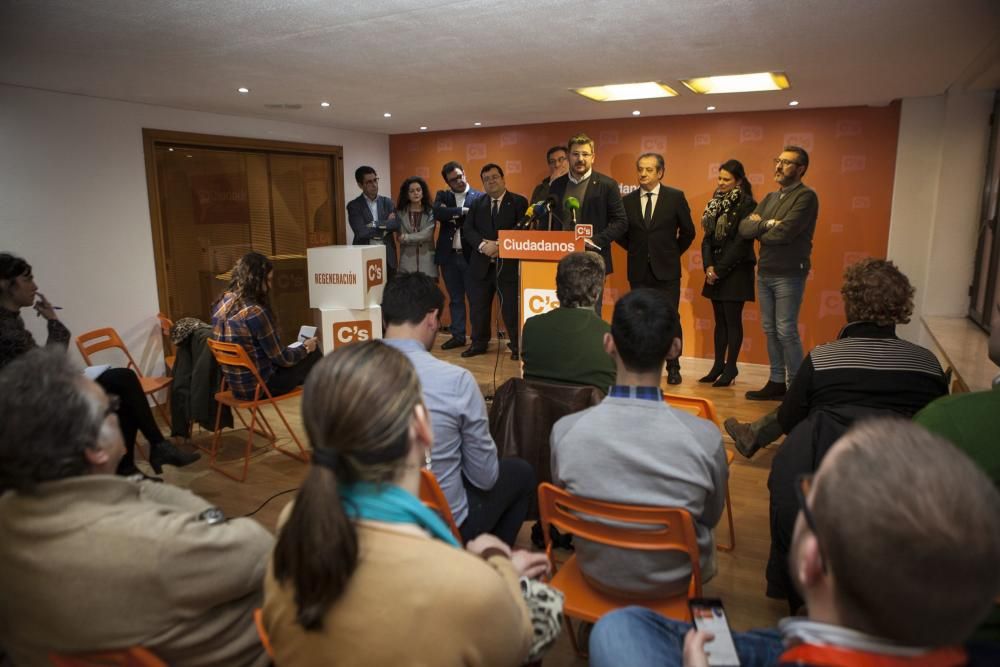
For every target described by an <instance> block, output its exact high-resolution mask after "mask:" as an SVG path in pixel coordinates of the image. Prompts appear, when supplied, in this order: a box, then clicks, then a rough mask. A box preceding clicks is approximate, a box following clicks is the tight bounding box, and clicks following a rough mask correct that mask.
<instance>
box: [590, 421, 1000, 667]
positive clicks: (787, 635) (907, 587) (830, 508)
mask: <svg viewBox="0 0 1000 667" xmlns="http://www.w3.org/2000/svg"><path fill="white" fill-rule="evenodd" d="M915 484H917V485H918V486H919V489H915ZM799 497H800V502H801V510H800V512H799V516H798V518H797V519H796V522H795V539H794V548H793V550H792V553H791V558H790V559H789V563H788V567H789V570H790V572H791V574H792V576H793V577H794V578H795V581H796V585H797V586H798V588H799V589H800V590H801V591H802V594H803V596H804V597H805V601H806V605H807V608H808V617H797V618H786V619H784V620H783V621H781V623H780V624H779V627H778V629H777V630H772V631H766V630H765V631H754V632H748V633H734V642H735V644H736V650H737V653H738V654H739V658H740V664H741V666H742V667H758V666H763V665H816V666H819V665H822V666H824V667H840V666H844V667H846V666H848V665H885V666H889V665H891V666H893V667H906V666H911V667H918V666H922V667H931V666H945V665H948V666H952V665H955V666H957V665H965V664H967V662H966V658H967V656H966V654H965V651H963V649H962V648H961V644H962V643H963V642H964V641H965V640H966V639H967V638H968V637H969V636H970V634H971V633H972V631H973V630H974V629H975V627H976V623H977V622H978V621H979V620H980V619H981V618H982V617H983V615H984V614H985V613H986V611H987V610H988V609H989V608H990V605H991V601H992V599H993V598H994V597H995V596H996V594H997V592H998V591H1000V568H997V561H998V559H1000V494H998V493H997V490H996V488H994V486H993V484H991V482H990V480H989V479H988V478H987V477H986V476H985V475H984V474H983V473H982V471H981V470H979V469H978V468H977V467H976V465H975V464H974V463H973V462H972V461H970V460H969V459H968V458H967V457H965V456H963V455H962V454H961V452H959V451H958V450H957V449H955V447H954V446H952V445H951V444H950V443H948V442H946V441H945V440H943V439H941V438H939V437H937V436H935V435H932V434H930V433H928V432H927V431H926V430H924V429H923V428H921V427H920V426H917V425H915V424H913V423H911V422H906V421H904V420H901V419H879V420H869V421H865V422H862V423H860V424H858V425H856V426H855V427H853V428H852V429H851V430H850V431H849V432H848V433H847V434H846V435H845V436H843V437H842V438H841V439H840V440H839V441H838V442H837V444H836V445H835V446H834V447H833V448H832V449H831V451H830V453H829V454H828V455H827V457H826V458H825V459H823V463H822V464H821V465H820V467H819V470H818V472H817V473H816V475H815V477H814V476H812V475H808V476H804V477H803V478H802V479H801V480H800V485H799ZM709 639H710V635H708V634H707V633H705V632H695V631H693V630H691V626H690V625H688V624H686V623H681V622H679V621H674V620H671V619H667V618H664V617H662V616H659V615H658V614H656V613H654V612H651V611H649V610H647V609H640V608H638V607H628V608H626V609H620V610H618V611H615V612H612V613H610V614H608V615H607V616H604V617H603V618H602V619H601V620H600V621H599V622H598V623H597V625H596V626H595V628H594V631H593V633H592V634H591V637H590V664H591V666H592V667H606V666H608V665H614V666H615V667H630V666H633V665H643V666H646V665H679V664H681V663H682V654H683V664H684V665H687V666H689V667H695V666H704V665H707V664H708V661H707V658H706V648H707V649H708V652H709V653H710V652H711V646H706V642H707V641H709ZM967 648H968V664H983V665H987V664H989V665H996V664H998V663H997V662H995V660H996V657H997V654H996V653H991V654H990V655H989V657H987V656H986V653H987V651H989V650H990V649H989V647H986V646H982V645H972V644H968V645H967Z"/></svg>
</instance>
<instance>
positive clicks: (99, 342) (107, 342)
mask: <svg viewBox="0 0 1000 667" xmlns="http://www.w3.org/2000/svg"><path fill="white" fill-rule="evenodd" d="M76 347H77V349H79V350H80V355H81V356H82V357H83V360H84V361H86V362H87V363H88V364H90V365H93V363H94V362H92V361H91V360H90V355H92V354H96V353H97V352H100V351H102V350H110V349H112V348H117V349H119V350H121V351H122V353H123V354H124V355H125V358H126V359H128V364H127V365H126V368H131V369H132V370H133V371H135V374H136V376H138V378H139V384H140V385H141V386H142V391H143V393H144V394H146V395H147V396H149V397H151V398H152V399H153V403H154V404H155V405H156V408H157V409H158V410H159V411H160V414H161V415H163V420H164V421H165V422H166V423H167V424H169V423H170V415H169V414H167V410H166V408H165V407H164V406H163V404H162V403H160V402H159V401H158V400H156V394H157V392H159V391H161V390H163V389H166V388H167V387H169V386H170V383H172V382H173V381H174V379H173V378H171V377H167V376H165V375H163V376H146V375H143V374H142V371H141V370H139V366H138V365H137V364H136V363H135V359H133V358H132V355H131V354H129V352H128V348H127V347H125V343H124V342H123V341H122V339H121V337H120V336H119V335H118V332H117V331H115V330H114V329H113V328H111V327H105V328H103V329H94V330H93V331H88V332H87V333H82V334H80V335H79V336H77V337H76Z"/></svg>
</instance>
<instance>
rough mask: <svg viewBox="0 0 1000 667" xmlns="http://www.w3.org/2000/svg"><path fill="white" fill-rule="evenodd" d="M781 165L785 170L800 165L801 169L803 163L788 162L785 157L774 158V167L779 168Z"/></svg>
mask: <svg viewBox="0 0 1000 667" xmlns="http://www.w3.org/2000/svg"><path fill="white" fill-rule="evenodd" d="M779 164H780V165H781V166H782V167H783V168H784V167H787V166H788V165H790V164H794V165H798V166H799V167H801V166H802V163H801V162H796V161H795V160H786V159H785V158H783V157H776V158H774V166H775V167H777V166H778V165H779Z"/></svg>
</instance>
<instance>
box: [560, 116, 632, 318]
mask: <svg viewBox="0 0 1000 667" xmlns="http://www.w3.org/2000/svg"><path fill="white" fill-rule="evenodd" d="M568 148H569V173H568V174H565V175H563V176H560V177H559V178H556V179H554V180H553V181H552V182H551V183H550V184H549V195H551V196H554V197H555V198H556V200H557V204H556V206H555V215H554V217H555V218H556V219H557V220H558V221H559V223H560V225H561V227H562V229H564V230H568V231H572V230H573V214H572V213H571V212H570V211H568V210H566V208H565V201H566V200H567V199H568V198H569V197H575V198H576V199H577V200H578V201H579V202H580V204H581V206H580V210H579V211H577V212H576V222H577V223H583V224H588V225H592V226H593V229H594V236H593V238H591V241H592V242H593V243H594V245H596V246H598V247H599V248H600V250H595V251H596V252H599V253H600V255H601V257H603V258H604V270H605V271H606V272H607V273H611V272H612V271H613V270H614V267H613V266H612V264H611V243H612V242H613V241H616V240H617V239H618V238H620V237H621V236H622V234H624V233H625V232H626V231H627V230H628V219H627V218H626V217H625V207H624V206H622V195H621V191H620V190H619V189H618V183H617V182H616V181H615V179H613V178H611V177H610V176H605V175H604V174H600V173H598V172H596V171H594V170H593V167H594V159H595V149H594V140H593V139H591V138H590V137H588V136H587V135H586V134H578V135H576V136H575V137H573V138H572V139H570V140H569V144H568ZM553 224H554V223H553ZM588 249H592V248H588ZM603 302H604V292H603V290H602V291H601V296H599V297H598V299H597V303H596V304H595V306H594V308H595V310H596V311H597V314H598V315H600V314H601V306H602V304H603Z"/></svg>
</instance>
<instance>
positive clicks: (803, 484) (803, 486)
mask: <svg viewBox="0 0 1000 667" xmlns="http://www.w3.org/2000/svg"><path fill="white" fill-rule="evenodd" d="M812 481H813V476H812V475H799V476H798V477H796V478H795V496H796V497H797V498H798V501H799V509H800V510H802V518H803V519H805V521H806V526H808V528H809V532H811V533H812V534H813V536H815V538H816V548H817V549H818V550H819V558H820V561H821V567H822V568H823V574H826V554H825V553H823V545H822V543H821V542H820V541H819V531H817V530H816V517H814V516H813V513H812V510H810V509H809V504H808V503H807V502H806V499H807V498H808V497H809V489H811V488H812Z"/></svg>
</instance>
